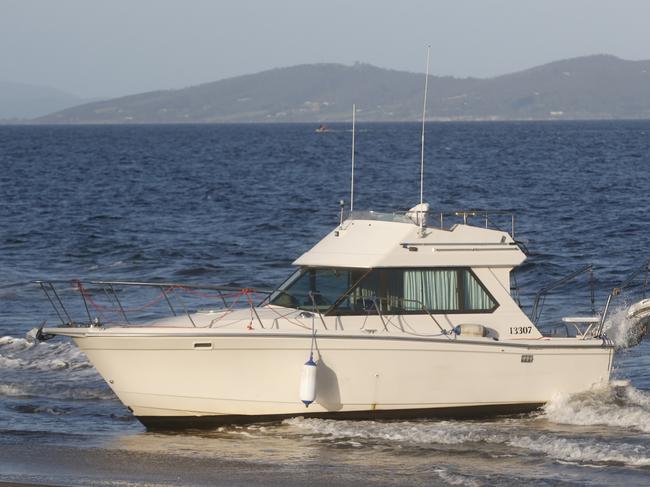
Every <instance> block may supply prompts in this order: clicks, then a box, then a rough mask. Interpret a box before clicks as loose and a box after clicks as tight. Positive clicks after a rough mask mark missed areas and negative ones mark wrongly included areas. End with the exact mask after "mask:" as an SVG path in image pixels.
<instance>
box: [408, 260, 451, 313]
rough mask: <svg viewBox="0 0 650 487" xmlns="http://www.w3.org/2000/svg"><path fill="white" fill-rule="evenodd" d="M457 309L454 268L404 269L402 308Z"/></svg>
mask: <svg viewBox="0 0 650 487" xmlns="http://www.w3.org/2000/svg"><path fill="white" fill-rule="evenodd" d="M422 305H424V306H425V307H426V308H427V309H429V310H449V311H451V310H457V309H458V272H457V271H456V270H422V271H416V270H414V271H404V309H407V310H421V309H422Z"/></svg>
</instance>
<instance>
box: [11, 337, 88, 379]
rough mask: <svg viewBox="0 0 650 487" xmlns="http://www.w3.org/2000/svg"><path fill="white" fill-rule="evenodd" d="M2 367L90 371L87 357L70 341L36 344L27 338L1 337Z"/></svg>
mask: <svg viewBox="0 0 650 487" xmlns="http://www.w3.org/2000/svg"><path fill="white" fill-rule="evenodd" d="M0 366H2V367H3V368H6V369H37V370H42V371H47V370H61V369H71V370H82V369H90V363H89V362H88V360H87V359H86V356H85V355H84V354H83V352H81V351H80V350H79V349H78V348H77V347H75V346H74V345H73V344H72V343H70V342H68V341H58V342H54V343H35V342H32V341H29V340H27V339H25V338H17V337H12V336H3V337H0Z"/></svg>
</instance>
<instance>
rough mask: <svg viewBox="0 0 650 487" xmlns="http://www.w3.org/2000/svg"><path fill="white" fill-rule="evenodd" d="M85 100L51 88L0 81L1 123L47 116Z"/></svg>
mask: <svg viewBox="0 0 650 487" xmlns="http://www.w3.org/2000/svg"><path fill="white" fill-rule="evenodd" d="M83 102H84V100H83V99H81V98H79V97H77V96H74V95H71V94H69V93H65V92H63V91H61V90H57V89H55V88H50V87H49V86H37V85H30V84H24V83H11V82H8V81H0V121H3V120H4V121H11V120H13V121H18V120H25V119H31V118H34V117H40V116H42V115H47V114H48V113H52V112H54V111H58V110H63V109H64V108H68V107H71V106H74V105H79V104H80V103H83Z"/></svg>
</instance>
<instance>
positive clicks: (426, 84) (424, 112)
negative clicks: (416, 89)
mask: <svg viewBox="0 0 650 487" xmlns="http://www.w3.org/2000/svg"><path fill="white" fill-rule="evenodd" d="M430 51H431V46H427V74H426V77H425V78H424V104H423V105H422V139H421V146H420V204H422V203H424V121H425V120H426V118H427V92H428V90H429V53H430Z"/></svg>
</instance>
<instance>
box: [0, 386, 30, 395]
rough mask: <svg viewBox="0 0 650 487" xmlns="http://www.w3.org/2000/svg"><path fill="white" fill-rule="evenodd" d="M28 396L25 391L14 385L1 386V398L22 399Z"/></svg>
mask: <svg viewBox="0 0 650 487" xmlns="http://www.w3.org/2000/svg"><path fill="white" fill-rule="evenodd" d="M27 395H28V394H27V392H26V391H25V390H24V389H21V388H20V387H18V386H16V385H14V384H0V396H11V397H21V396H27Z"/></svg>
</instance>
